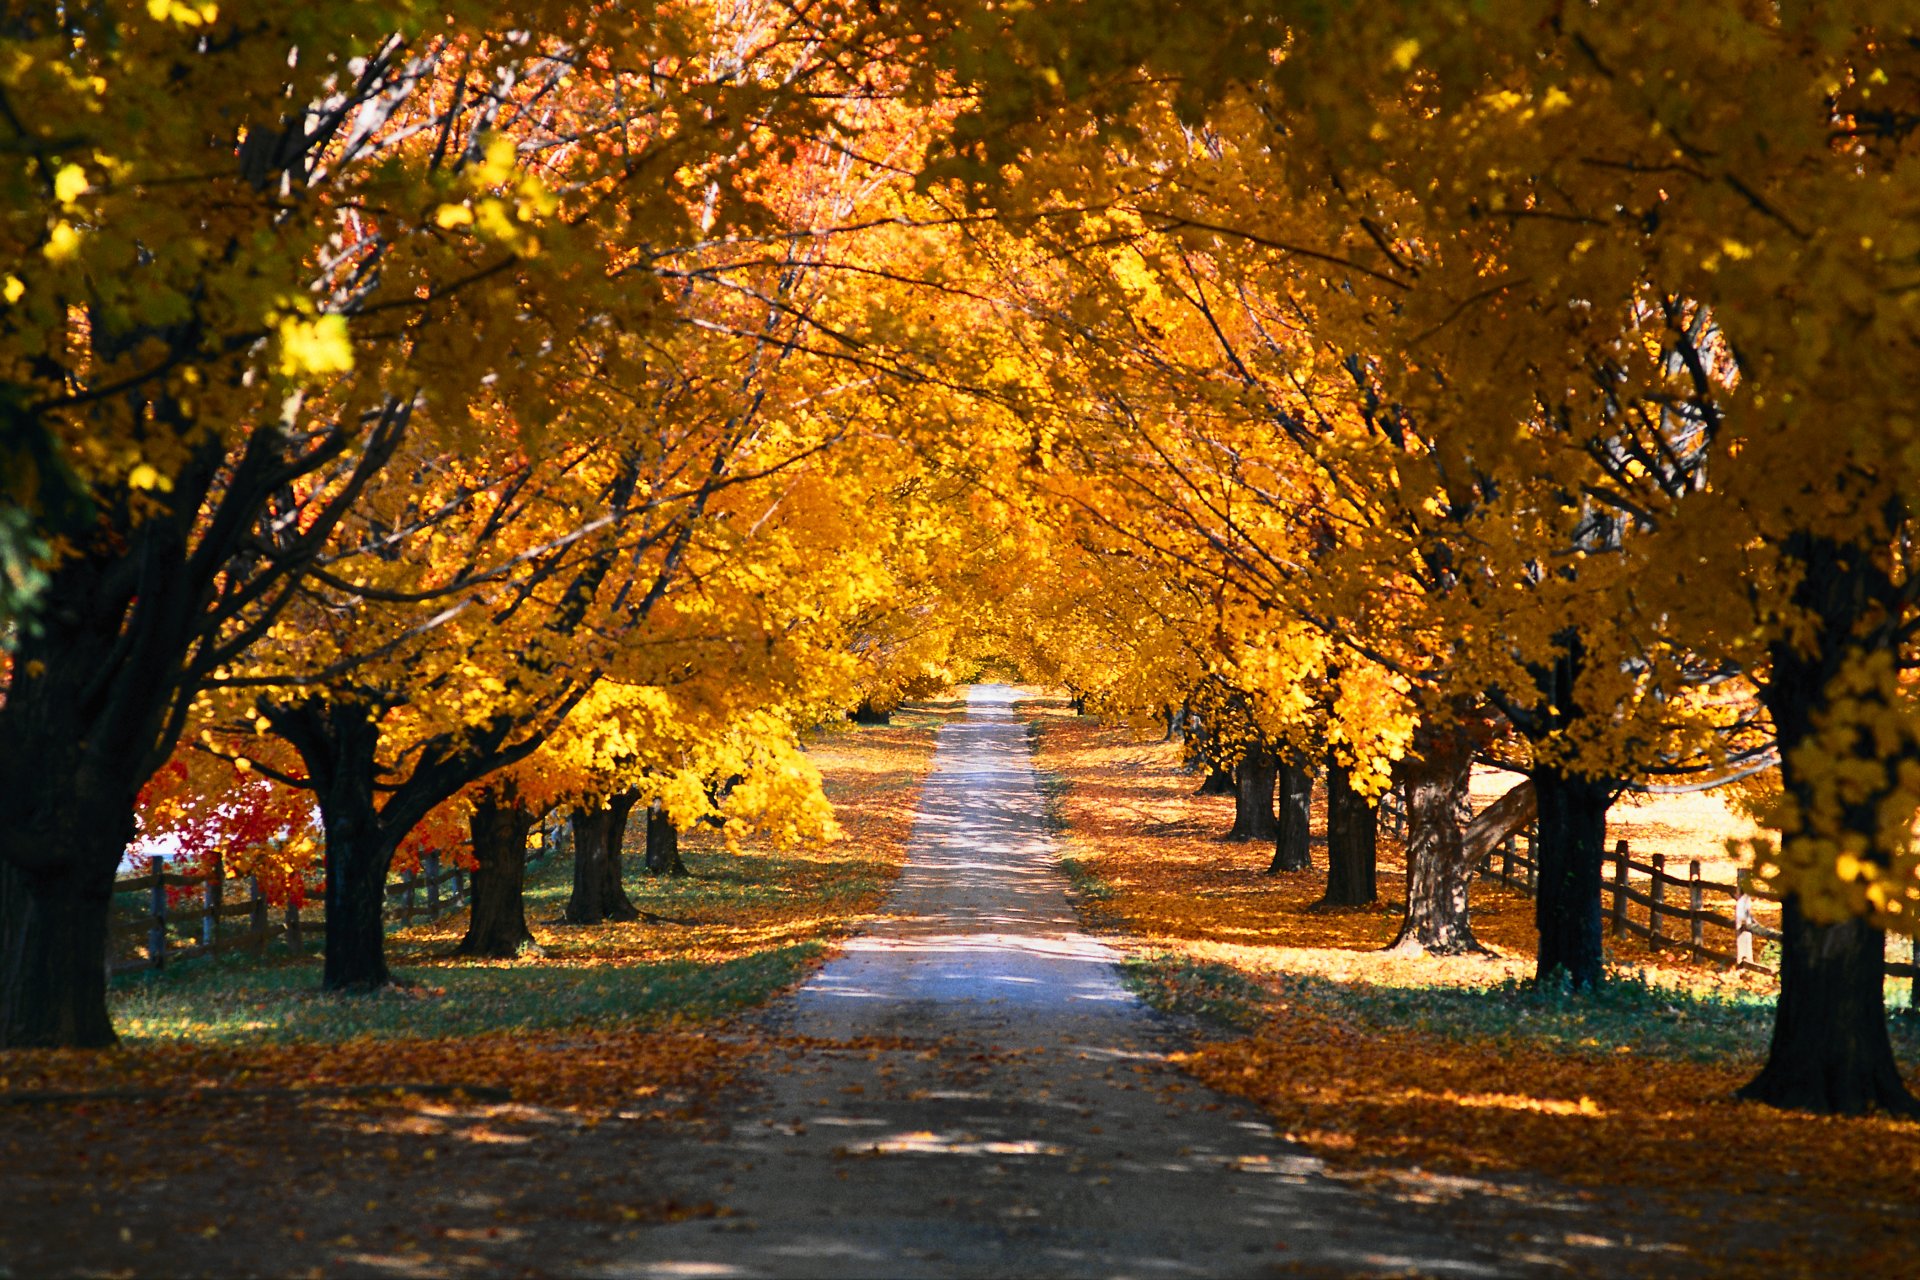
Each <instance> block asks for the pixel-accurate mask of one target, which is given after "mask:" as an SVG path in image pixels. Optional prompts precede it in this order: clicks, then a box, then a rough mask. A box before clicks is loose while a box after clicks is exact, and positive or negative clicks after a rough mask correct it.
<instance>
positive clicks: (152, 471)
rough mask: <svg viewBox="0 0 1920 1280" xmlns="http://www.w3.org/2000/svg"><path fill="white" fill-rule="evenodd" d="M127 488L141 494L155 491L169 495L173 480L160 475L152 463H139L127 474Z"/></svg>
mask: <svg viewBox="0 0 1920 1280" xmlns="http://www.w3.org/2000/svg"><path fill="white" fill-rule="evenodd" d="M127 487H128V488H130V489H138V490H140V491H142V492H148V491H151V490H156V489H157V490H159V491H160V492H161V493H170V492H172V491H173V479H172V477H170V476H167V475H164V474H162V473H161V472H160V471H159V470H158V469H157V468H155V467H154V466H153V464H152V463H149V462H141V463H137V464H135V466H134V468H133V470H131V471H129V472H127Z"/></svg>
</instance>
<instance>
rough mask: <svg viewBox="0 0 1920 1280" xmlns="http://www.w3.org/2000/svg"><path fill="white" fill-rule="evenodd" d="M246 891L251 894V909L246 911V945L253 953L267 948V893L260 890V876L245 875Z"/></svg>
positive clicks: (257, 953)
mask: <svg viewBox="0 0 1920 1280" xmlns="http://www.w3.org/2000/svg"><path fill="white" fill-rule="evenodd" d="M247 892H248V893H250V894H252V895H253V901H252V904H251V905H252V908H253V909H252V910H251V911H249V912H248V913H247V945H248V946H249V947H250V948H251V949H252V951H253V954H255V955H256V956H257V955H260V954H262V953H263V952H265V951H266V949H267V895H266V894H264V893H262V892H260V877H259V876H248V877H247Z"/></svg>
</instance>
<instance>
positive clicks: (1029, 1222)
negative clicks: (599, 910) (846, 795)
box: [601, 686, 1597, 1276]
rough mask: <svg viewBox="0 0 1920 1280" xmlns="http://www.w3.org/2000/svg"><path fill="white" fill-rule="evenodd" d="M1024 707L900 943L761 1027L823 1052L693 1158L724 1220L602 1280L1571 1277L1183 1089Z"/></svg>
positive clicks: (901, 894)
mask: <svg viewBox="0 0 1920 1280" xmlns="http://www.w3.org/2000/svg"><path fill="white" fill-rule="evenodd" d="M1011 698H1012V690H1010V689H1008V688H1006V687H1004V686H980V687H976V688H975V689H974V691H973V694H972V698H971V702H970V705H969V709H968V715H967V717H966V718H965V719H964V720H963V721H960V722H957V723H954V724H952V725H949V726H948V727H946V728H945V729H944V730H943V731H942V736H941V739H940V746H939V755H938V757H937V760H936V765H935V771H934V773H933V775H932V777H931V778H930V779H929V781H928V784H927V787H926V791H925V793H924V798H923V801H922V807H921V812H920V817H919V821H918V825H917V828H916V831H915V836H914V842H913V849H912V856H911V862H910V864H909V866H908V868H907V869H906V871H905V872H904V873H903V875H902V877H901V879H900V882H899V884H898V886H897V888H896V891H895V893H894V896H893V899H892V902H891V903H890V910H891V919H890V920H889V921H888V922H887V923H886V924H884V925H883V926H881V927H880V928H878V929H876V930H874V931H872V932H871V933H869V934H867V935H865V936H863V937H862V938H860V939H858V940H856V941H855V942H854V943H853V944H851V945H850V946H849V947H848V948H847V949H846V951H845V952H844V953H843V954H842V955H841V956H840V957H839V958H838V959H836V960H835V961H833V962H832V963H830V964H828V965H827V966H826V967H825V968H824V969H822V970H821V971H820V972H819V973H818V974H817V975H815V977H814V979H813V980H812V981H811V982H809V983H808V984H807V985H806V987H805V988H804V989H803V990H802V991H800V992H799V993H798V995H797V996H796V997H795V998H793V999H792V1000H790V1001H788V1002H786V1003H785V1004H783V1005H782V1006H781V1007H779V1008H777V1009H776V1010H775V1011H773V1012H772V1013H771V1014H770V1015H769V1019H770V1021H771V1023H772V1027H771V1029H773V1030H775V1031H778V1032H781V1033H784V1034H786V1035H789V1036H794V1037H805V1038H810V1040H811V1041H813V1042H814V1043H811V1044H810V1045H809V1047H808V1048H807V1049H806V1050H805V1051H804V1052H802V1053H800V1054H799V1056H798V1057H797V1059H796V1060H795V1061H794V1062H793V1063H792V1064H791V1070H789V1071H787V1072H786V1073H783V1074H782V1073H775V1074H773V1075H771V1076H770V1078H769V1079H768V1080H767V1081H766V1082H765V1087H764V1090H763V1091H762V1092H761V1093H760V1094H759V1096H758V1097H757V1098H756V1100H755V1102H754V1103H753V1104H752V1107H751V1109H750V1110H749V1111H748V1112H747V1113H745V1114H743V1115H741V1116H740V1117H739V1119H738V1122H737V1124H736V1127H735V1129H734V1131H733V1133H732V1135H731V1138H730V1140H729V1141H727V1142H725V1143H724V1144H721V1145H719V1146H717V1147H709V1148H706V1149H705V1151H704V1152H703V1153H695V1152H693V1151H689V1152H688V1157H689V1158H690V1159H694V1158H698V1159H700V1162H701V1164H702V1165H703V1167H704V1170H705V1171H706V1172H707V1173H708V1174H709V1176H711V1177H712V1178H714V1179H715V1180H716V1183H717V1190H716V1195H717V1198H718V1199H719V1200H720V1202H721V1203H723V1204H724V1205H725V1206H726V1207H727V1209H728V1210H729V1212H730V1213H731V1214H732V1215H734V1216H729V1217H727V1218H724V1219H721V1220H719V1221H713V1222H708V1221H695V1222H687V1223H679V1224H674V1225H671V1226H665V1227H660V1228H656V1229H653V1230H650V1231H648V1232H646V1233H644V1235H643V1236H642V1237H641V1239H639V1240H638V1241H636V1242H635V1244H636V1249H635V1251H634V1253H632V1254H631V1255H629V1256H625V1257H621V1258H619V1259H616V1260H610V1262H609V1263H608V1264H606V1265H604V1266H603V1267H602V1269H601V1273H602V1274H626V1275H633V1274H638V1275H651V1276H824V1275H834V1276H985V1275H1005V1276H1015V1275H1018V1276H1031V1275H1101V1276H1184V1275H1250V1274H1252V1275H1258V1274H1274V1273H1293V1272H1296V1271H1306V1272H1309V1273H1337V1274H1407V1273H1417V1274H1424V1275H1494V1274H1514V1273H1516V1272H1527V1271H1531V1270H1535V1269H1546V1270H1559V1267H1560V1264H1559V1263H1558V1261H1557V1260H1556V1259H1551V1258H1549V1257H1547V1256H1545V1255H1544V1254H1543V1253H1542V1252H1540V1245H1539V1243H1538V1240H1539V1238H1540V1237H1539V1234H1538V1232H1537V1231H1534V1230H1519V1231H1508V1232H1490V1231H1489V1230H1488V1229H1487V1228H1488V1227H1489V1226H1492V1225H1494V1224H1493V1223H1492V1222H1491V1221H1489V1220H1486V1219H1482V1220H1480V1221H1478V1222H1477V1223H1476V1228H1477V1229H1474V1230H1472V1231H1471V1232H1470V1233H1467V1234H1462V1235H1456V1234H1454V1233H1453V1232H1452V1231H1451V1230H1449V1229H1447V1225H1446V1224H1447V1222H1448V1220H1449V1219H1450V1217H1451V1215H1449V1214H1447V1213H1445V1212H1410V1206H1409V1203H1408V1199H1407V1198H1405V1197H1402V1196H1398V1195H1380V1194H1377V1193H1375V1192H1371V1191H1369V1192H1362V1191H1356V1190H1354V1189H1353V1188H1352V1187H1350V1186H1349V1185H1347V1184H1346V1183H1343V1182H1341V1181H1337V1180H1334V1179H1331V1178H1328V1177H1326V1176H1323V1175H1322V1173H1321V1171H1320V1169H1319V1167H1318V1164H1317V1162H1316V1161H1314V1160H1312V1159H1309V1158H1306V1157H1304V1156H1302V1155H1301V1154H1299V1153H1298V1152H1297V1151H1296V1150H1293V1149H1290V1148H1289V1146H1288V1145H1287V1144H1286V1143H1284V1142H1283V1141H1280V1140H1278V1139H1277V1138H1276V1137H1275V1135H1274V1134H1273V1133H1272V1132H1271V1131H1270V1130H1269V1129H1268V1127H1267V1126H1266V1125H1265V1124H1264V1123H1263V1122H1262V1121H1261V1119H1260V1118H1259V1117H1258V1116H1257V1115H1256V1114H1255V1113H1253V1112H1252V1111H1250V1110H1248V1109H1246V1108H1244V1107H1243V1106H1241V1105H1240V1104H1237V1103H1235V1102H1232V1101H1230V1100H1227V1099H1225V1098H1222V1097H1220V1096H1218V1095H1215V1094H1212V1093H1210V1092H1208V1091H1206V1090H1204V1089H1201V1088H1200V1087H1198V1086H1196V1085H1194V1084H1193V1083H1192V1082H1191V1081H1189V1080H1186V1079H1184V1078H1182V1077H1181V1076H1180V1075H1179V1074H1178V1073H1177V1071H1175V1070H1174V1069H1173V1068H1172V1067H1170V1066H1169V1065H1167V1063H1166V1061H1165V1055H1166V1053H1167V1052H1168V1050H1169V1049H1170V1048H1171V1047H1173V1042H1174V1040H1175V1038H1176V1029H1175V1028H1172V1027H1170V1026H1169V1025H1167V1024H1166V1023H1165V1022H1163V1021H1162V1020H1161V1019H1159V1018H1158V1017H1157V1016H1156V1015H1154V1014H1153V1013H1152V1012H1151V1011H1149V1010H1148V1009H1146V1008H1145V1007H1144V1006H1143V1005H1141V1004H1140V1003H1139V1002H1138V1001H1137V1000H1135V999H1134V998H1133V996H1131V995H1130V994H1129V993H1128V991H1127V990H1126V989H1125V988H1124V987H1123V986H1122V985H1121V983H1120V981H1119V979H1118V977H1117V975H1116V972H1115V969H1114V967H1113V966H1114V960H1115V957H1114V955H1113V954H1112V952H1111V951H1110V950H1109V949H1108V948H1107V947H1106V946H1104V945H1103V944H1102V943H1101V942H1100V941H1099V940H1098V939H1096V938H1094V937H1091V936H1089V935H1088V934H1086V933H1084V932H1083V931H1081V929H1080V928H1079V926H1078V924H1077V922H1076V920H1075V916H1074V912H1073V908H1072V906H1071V904H1070V903H1069V901H1068V898H1067V894H1066V884H1065V881H1064V879H1063V876H1062V874H1061V872H1060V871H1059V869H1058V866H1057V859H1056V854H1055V850H1054V848H1053V843H1052V841H1051V839H1050V836H1049V833H1048V831H1047V829H1046V826H1045V824H1044V823H1043V821H1042V809H1041V801H1040V797H1039V794H1038V792H1037V791H1036V788H1035V779H1034V773H1033V769H1032V766H1031V764H1030V763H1029V760H1028V751H1027V741H1026V734H1025V730H1024V727H1023V726H1022V725H1021V724H1020V723H1019V722H1018V721H1016V720H1015V718H1014V717H1013V714H1012V712H1011V707H1010V703H1011ZM836 1046H837V1047H836ZM1442 1181H1443V1182H1444V1181H1446V1180H1442ZM1453 1190H1454V1191H1455V1192H1456V1193H1459V1192H1464V1193H1465V1194H1467V1196H1468V1198H1469V1199H1470V1200H1473V1199H1485V1200H1486V1201H1487V1203H1488V1204H1489V1205H1491V1204H1493V1203H1494V1202H1495V1201H1497V1200H1498V1199H1500V1197H1499V1196H1498V1195H1497V1194H1496V1195H1494V1196H1491V1197H1484V1196H1481V1195H1479V1194H1477V1191H1478V1189H1476V1188H1473V1187H1464V1188H1463V1187H1458V1186H1456V1187H1454V1188H1453ZM1485 1190H1487V1191H1495V1190H1496V1189H1493V1188H1487V1189H1485ZM1423 1198H1424V1199H1425V1200H1427V1201H1428V1202H1429V1204H1428V1206H1427V1207H1428V1208H1429V1209H1433V1208H1435V1206H1434V1205H1433V1204H1432V1203H1431V1202H1432V1201H1433V1200H1434V1199H1435V1196H1434V1195H1433V1193H1432V1192H1431V1190H1429V1191H1428V1192H1427V1193H1426V1194H1425V1196H1424V1197H1423ZM1440 1198H1442V1199H1445V1198H1450V1197H1447V1196H1442V1197H1440ZM1455 1207H1457V1205H1456V1206H1455ZM1529 1213H1530V1214H1532V1213H1548V1214H1551V1213H1553V1210H1552V1209H1551V1207H1545V1206H1540V1205H1535V1206H1532V1208H1531V1209H1530V1210H1529ZM1490 1236H1491V1237H1492V1238H1494V1239H1498V1240H1500V1241H1501V1243H1500V1245H1499V1246H1497V1247H1495V1246H1491V1245H1489V1244H1487V1243H1486V1241H1487V1240H1488V1239H1489V1237H1490ZM1509 1237H1517V1240H1515V1239H1510V1238H1509ZM1555 1252H1561V1253H1564V1252H1567V1251H1566V1250H1555ZM1572 1252H1573V1253H1575V1254H1578V1253H1579V1252H1580V1251H1579V1249H1577V1248H1575V1249H1574V1250H1572ZM1596 1261H1597V1259H1596ZM1575 1265H1576V1267H1577V1266H1578V1263H1577V1262H1576V1263H1575Z"/></svg>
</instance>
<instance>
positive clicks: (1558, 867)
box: [1532, 769, 1616, 988]
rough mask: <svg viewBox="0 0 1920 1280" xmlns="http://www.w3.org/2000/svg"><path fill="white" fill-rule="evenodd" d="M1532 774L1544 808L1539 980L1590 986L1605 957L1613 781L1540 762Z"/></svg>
mask: <svg viewBox="0 0 1920 1280" xmlns="http://www.w3.org/2000/svg"><path fill="white" fill-rule="evenodd" d="M1532 780H1533V794H1534V802H1535V803H1536V804H1537V805H1538V806H1539V814H1540V833H1539V836H1538V837H1537V838H1536V839H1535V840H1534V843H1533V856H1534V858H1535V860H1536V861H1537V862H1538V863H1539V876H1538V880H1537V883H1536V885H1535V896H1534V903H1533V916H1534V923H1535V925H1536V926H1537V927H1538V928H1539V930H1540V949H1539V956H1538V960H1537V961H1536V964H1535V967H1534V980H1535V981H1536V982H1538V983H1546V982H1550V981H1561V980H1564V981H1566V982H1567V983H1568V984H1569V985H1571V986H1574V987H1577V988H1591V987H1594V986H1597V985H1598V984H1599V982H1600V979H1601V977H1602V976H1603V973H1604V968H1605V962H1606V952H1605V950H1604V946H1603V943H1602V939H1601V932H1600V881H1601V878H1602V874H1603V871H1604V868H1605V865H1606V856H1607V810H1608V809H1609V808H1611V807H1612V806H1613V797H1614V792H1615V789H1616V788H1615V784H1614V783H1613V782H1612V781H1611V780H1608V779H1597V780H1596V779H1593V778H1578V777H1572V776H1569V775H1567V774H1564V773H1561V772H1560V771H1559V770H1557V769H1536V770H1534V772H1533V775H1532Z"/></svg>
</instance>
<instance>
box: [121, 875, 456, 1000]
mask: <svg viewBox="0 0 1920 1280" xmlns="http://www.w3.org/2000/svg"><path fill="white" fill-rule="evenodd" d="M241 884H244V885H245V886H246V890H247V896H246V897H245V898H244V899H241V900H239V901H236V902H228V901H227V900H226V891H227V888H228V886H229V885H241ZM443 887H444V888H445V889H446V890H447V892H444V893H443V892H442V891H441V890H442V889H443ZM113 888H114V892H115V893H129V894H144V895H145V896H146V899H147V910H146V912H145V914H143V915H141V916H140V917H139V918H138V919H135V920H132V921H130V922H127V923H125V924H122V925H120V926H118V927H117V928H114V929H111V930H109V931H108V934H107V956H106V966H107V972H108V973H109V974H119V973H138V972H140V971H141V970H144V969H162V968H165V967H166V966H167V965H168V964H171V963H174V962H176V961H180V960H191V959H193V958H195V957H198V956H208V955H216V954H218V953H220V952H222V951H232V950H246V951H252V952H254V953H256V954H257V953H259V952H261V951H264V950H265V949H266V947H267V944H268V943H269V942H271V941H272V940H273V939H274V938H276V937H281V938H284V939H285V940H286V944H287V947H288V949H289V950H291V951H294V952H299V951H302V950H304V949H305V947H304V936H305V935H307V934H309V933H312V932H314V931H316V930H323V929H325V928H326V923H327V922H326V917H325V916H324V915H323V914H321V913H320V912H318V911H316V910H314V909H313V908H308V909H307V910H305V911H303V910H302V909H301V908H300V907H299V906H297V905H295V904H293V903H288V904H286V906H285V907H284V908H282V909H281V910H280V911H279V912H278V913H277V914H278V917H279V918H278V919H275V915H276V913H275V912H274V911H273V910H272V908H271V907H270V905H269V904H268V902H267V899H266V895H265V894H263V893H261V891H260V882H259V881H258V880H256V879H255V878H253V877H252V876H249V877H247V878H246V879H245V880H229V879H227V877H226V873H225V870H224V869H223V868H222V867H221V865H220V863H219V862H218V861H217V860H216V862H215V863H214V865H213V867H212V869H211V870H210V871H208V872H206V873H204V874H201V875H188V874H184V873H182V872H178V871H169V870H167V867H166V864H165V863H164V862H162V861H161V860H160V859H158V858H149V859H148V860H147V869H146V870H145V871H144V872H141V873H139V874H137V875H133V876H123V877H122V878H120V879H118V880H116V881H114V882H113ZM192 888H198V889H199V890H200V902H199V903H198V905H197V906H192V905H185V904H183V905H182V907H181V908H176V907H174V906H173V905H172V904H171V903H170V902H169V897H170V895H169V893H168V890H170V889H192ZM470 893H471V884H470V883H469V881H468V879H467V875H466V873H465V872H464V871H463V870H461V869H460V868H459V867H457V866H453V867H446V868H442V867H441V866H440V860H439V858H438V857H436V856H433V855H431V854H430V855H428V856H427V857H425V858H422V859H421V868H420V870H419V871H409V872H407V873H406V874H405V875H403V876H401V877H400V878H399V879H398V880H395V881H393V882H392V883H390V884H388V885H387V905H386V910H385V916H386V919H387V920H388V921H389V922H391V923H397V924H398V925H400V927H401V928H406V927H407V926H408V925H411V924H414V923H416V922H431V921H434V920H438V919H439V918H440V917H441V916H444V915H449V914H451V913H452V912H454V911H458V910H460V909H461V908H462V907H465V906H466V905H467V903H468V900H469V896H470ZM239 917H245V919H246V927H245V928H244V929H238V930H236V929H231V928H225V927H223V926H222V922H223V921H228V920H233V919H237V918H239ZM196 926H197V928H196ZM180 929H184V930H187V931H189V932H188V936H187V937H185V938H178V937H174V936H173V933H174V931H175V930H180ZM134 939H137V940H139V941H140V943H141V947H140V954H138V955H136V956H132V957H125V958H122V957H120V956H119V954H118V953H119V950H120V947H119V945H118V944H122V943H125V942H127V941H130V940H134Z"/></svg>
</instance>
